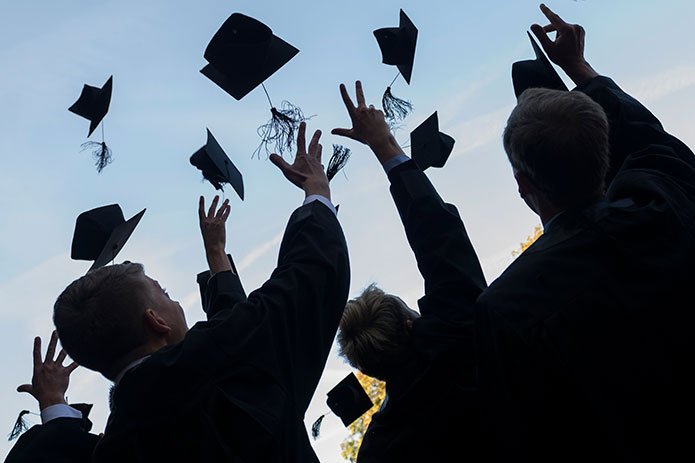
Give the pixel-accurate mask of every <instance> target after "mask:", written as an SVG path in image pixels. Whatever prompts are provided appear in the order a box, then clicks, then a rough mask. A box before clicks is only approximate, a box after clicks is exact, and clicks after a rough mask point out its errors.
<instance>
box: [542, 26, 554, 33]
mask: <svg viewBox="0 0 695 463" xmlns="http://www.w3.org/2000/svg"><path fill="white" fill-rule="evenodd" d="M543 30H544V31H545V32H557V27H555V25H554V24H548V25H547V26H543Z"/></svg>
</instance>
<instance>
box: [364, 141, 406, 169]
mask: <svg viewBox="0 0 695 463" xmlns="http://www.w3.org/2000/svg"><path fill="white" fill-rule="evenodd" d="M369 147H370V148H371V150H372V152H373V153H374V155H375V156H376V158H377V159H378V160H379V162H380V163H381V165H382V166H383V165H384V164H386V163H387V162H388V161H390V160H391V159H393V158H395V157H397V156H400V155H404V154H405V153H404V152H403V149H402V148H401V147H400V145H399V144H398V142H397V141H396V138H395V137H394V136H393V135H391V133H389V134H388V136H386V135H385V136H384V137H382V138H380V139H379V140H377V141H375V142H373V143H371V144H370V145H369Z"/></svg>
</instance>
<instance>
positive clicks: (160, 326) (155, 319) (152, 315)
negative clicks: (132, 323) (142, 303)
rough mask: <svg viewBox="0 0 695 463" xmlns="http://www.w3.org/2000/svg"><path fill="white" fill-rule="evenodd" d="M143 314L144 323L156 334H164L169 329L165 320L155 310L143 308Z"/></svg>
mask: <svg viewBox="0 0 695 463" xmlns="http://www.w3.org/2000/svg"><path fill="white" fill-rule="evenodd" d="M143 316H144V317H145V325H146V326H147V328H149V329H150V330H151V331H153V332H155V333H157V334H162V335H166V334H168V333H169V332H170V331H171V327H170V326H169V324H168V323H167V322H166V320H164V319H163V318H162V317H160V316H159V315H158V314H157V312H155V311H154V310H152V309H147V310H145V313H144V315H143Z"/></svg>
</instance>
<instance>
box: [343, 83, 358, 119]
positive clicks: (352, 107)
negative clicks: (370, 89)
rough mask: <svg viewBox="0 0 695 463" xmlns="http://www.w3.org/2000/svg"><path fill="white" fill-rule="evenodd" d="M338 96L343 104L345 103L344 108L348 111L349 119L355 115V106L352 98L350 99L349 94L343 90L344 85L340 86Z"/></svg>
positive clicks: (345, 89)
mask: <svg viewBox="0 0 695 463" xmlns="http://www.w3.org/2000/svg"><path fill="white" fill-rule="evenodd" d="M340 96H342V97H343V103H345V107H346V108H347V110H348V114H350V117H352V115H353V114H354V113H355V104H354V103H353V102H352V98H350V94H349V93H348V91H347V88H345V84H340Z"/></svg>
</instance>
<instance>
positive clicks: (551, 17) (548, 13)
mask: <svg viewBox="0 0 695 463" xmlns="http://www.w3.org/2000/svg"><path fill="white" fill-rule="evenodd" d="M541 11H542V12H543V14H544V15H545V17H546V18H548V21H550V23H551V24H552V25H554V26H555V27H562V26H566V25H567V23H566V22H565V21H564V20H563V19H562V18H561V17H560V16H559V15H557V14H556V13H555V12H554V11H553V10H551V9H550V8H548V7H547V6H545V3H541Z"/></svg>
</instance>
